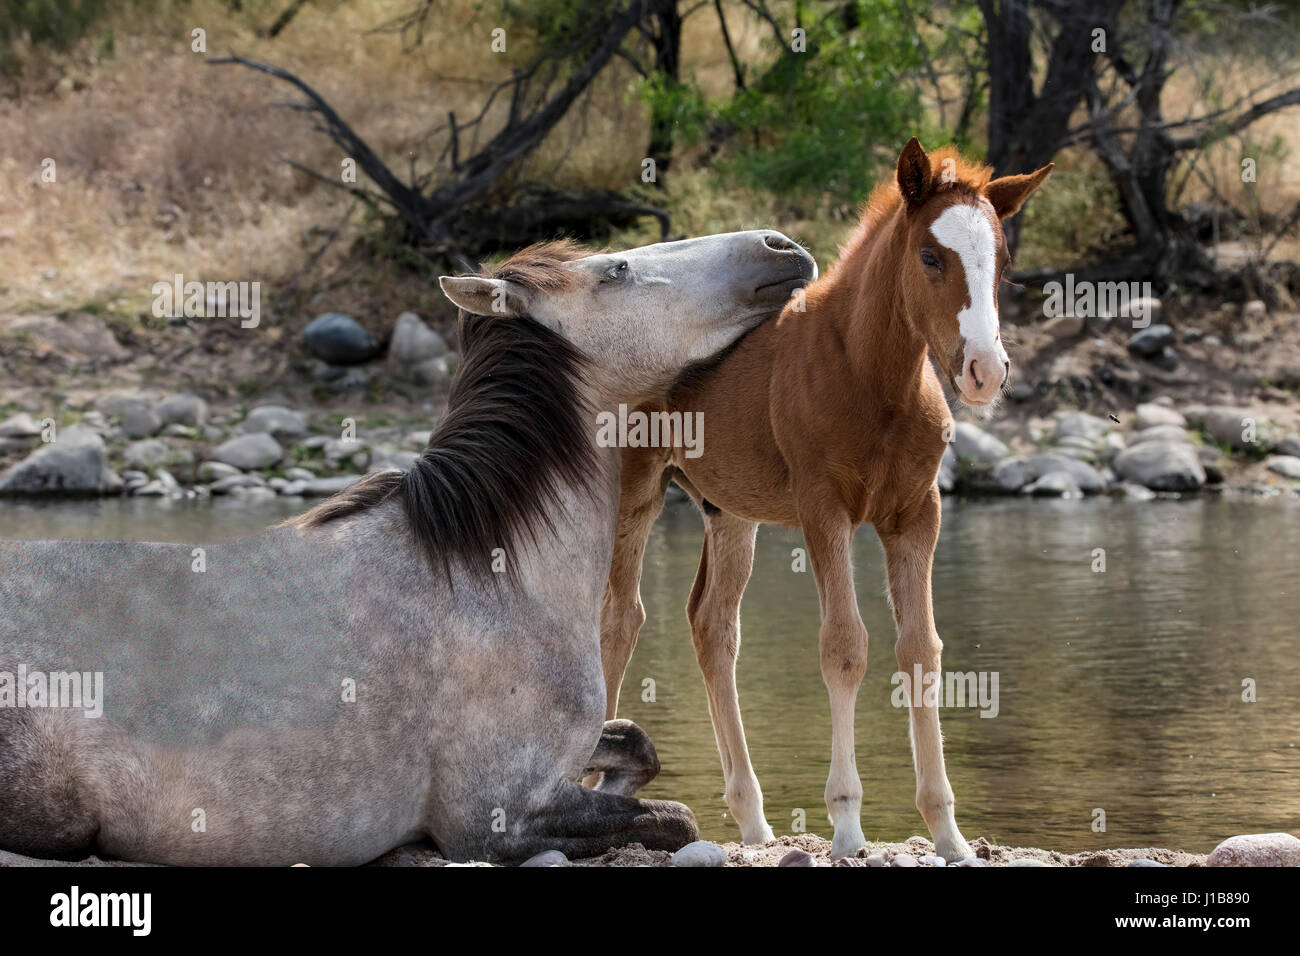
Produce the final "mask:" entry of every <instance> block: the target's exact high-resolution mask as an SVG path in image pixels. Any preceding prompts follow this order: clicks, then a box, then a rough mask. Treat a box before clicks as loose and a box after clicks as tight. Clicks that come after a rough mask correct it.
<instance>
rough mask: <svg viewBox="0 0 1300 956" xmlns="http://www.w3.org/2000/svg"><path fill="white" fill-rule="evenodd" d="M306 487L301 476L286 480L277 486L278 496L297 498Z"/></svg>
mask: <svg viewBox="0 0 1300 956" xmlns="http://www.w3.org/2000/svg"><path fill="white" fill-rule="evenodd" d="M306 487H307V482H305V481H303V480H302V479H301V478H299V479H296V480H294V481H286V482H285V483H284V484H282V485H281V486H280V488H279V491H280V496H281V497H283V498H299V497H301V496H302V491H303V489H304V488H306Z"/></svg>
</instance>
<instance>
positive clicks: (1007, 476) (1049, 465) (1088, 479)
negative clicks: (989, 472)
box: [993, 453, 1106, 495]
mask: <svg viewBox="0 0 1300 956" xmlns="http://www.w3.org/2000/svg"><path fill="white" fill-rule="evenodd" d="M1054 471H1060V472H1065V473H1066V474H1068V475H1069V476H1070V477H1071V478H1073V479H1074V482H1075V484H1076V485H1078V487H1079V490H1080V491H1081V492H1083V493H1084V494H1085V495H1097V494H1101V493H1102V492H1104V491H1105V490H1106V479H1105V478H1104V477H1103V476H1102V474H1101V472H1099V471H1097V469H1096V468H1093V467H1092V466H1091V465H1089V464H1088V463H1087V462H1084V461H1078V460H1076V459H1074V458H1069V457H1067V456H1065V455H1057V454H1051V453H1047V454H1038V455H1031V456H1030V457H1028V458H1008V459H1006V460H1005V461H1003V462H1001V463H1000V464H999V465H998V466H997V467H996V468H994V469H993V481H994V483H995V485H996V486H997V487H999V488H1001V489H1002V490H1003V491H1006V492H1016V491H1019V490H1020V489H1021V488H1024V487H1025V486H1026V485H1030V484H1032V483H1033V482H1035V481H1037V480H1038V479H1039V478H1042V477H1043V476H1044V475H1047V474H1050V473H1051V472H1054Z"/></svg>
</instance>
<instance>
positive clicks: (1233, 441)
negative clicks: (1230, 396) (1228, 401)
mask: <svg viewBox="0 0 1300 956" xmlns="http://www.w3.org/2000/svg"><path fill="white" fill-rule="evenodd" d="M1186 414H1187V420H1188V421H1189V422H1191V423H1192V424H1193V425H1196V426H1198V427H1199V428H1200V429H1201V431H1203V432H1205V434H1207V435H1209V436H1210V437H1211V438H1213V439H1214V440H1215V441H1216V442H1218V443H1219V444H1221V445H1228V446H1230V447H1231V448H1233V449H1234V450H1236V451H1245V450H1246V449H1247V448H1253V447H1255V446H1256V445H1258V444H1259V442H1261V441H1263V442H1264V443H1265V445H1266V446H1267V434H1268V432H1269V431H1270V429H1271V423H1270V422H1269V421H1268V419H1267V418H1265V417H1264V416H1263V415H1261V414H1260V413H1258V412H1254V411H1252V410H1251V409H1249V408H1239V407H1236V406H1232V405H1208V406H1206V405H1196V406H1192V407H1190V408H1188V409H1186ZM1252 425H1253V426H1254V435H1253V437H1254V438H1255V441H1254V442H1250V441H1247V440H1246V439H1247V437H1248V436H1250V430H1251V426H1252Z"/></svg>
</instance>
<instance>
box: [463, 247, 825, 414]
mask: <svg viewBox="0 0 1300 956" xmlns="http://www.w3.org/2000/svg"><path fill="white" fill-rule="evenodd" d="M816 276H817V265H816V263H815V262H814V261H813V258H812V256H810V255H809V254H808V253H807V252H806V251H804V249H803V248H802V247H800V246H799V245H798V244H796V243H794V242H792V241H791V240H789V239H787V238H786V237H785V236H783V235H782V234H781V233H779V232H773V231H771V230H755V231H752V232H731V233H726V234H725V235H717V236H703V237H701V238H698V239H685V240H682V241H680V242H661V243H657V244H655V245H651V246H641V247H640V248H637V249H629V250H627V251H626V252H615V253H599V254H597V255H583V254H582V250H581V249H580V248H579V247H577V246H575V245H572V244H570V243H545V244H542V245H539V246H533V247H531V248H529V249H526V250H524V251H523V252H521V253H519V254H518V255H516V256H514V257H512V258H511V259H509V260H507V261H506V262H505V263H503V264H502V265H501V266H500V267H499V268H498V269H496V270H495V271H494V272H493V273H492V274H491V275H490V276H458V277H449V276H444V277H443V278H441V279H440V280H439V283H440V284H441V286H442V290H443V292H444V293H446V295H447V297H448V298H449V299H451V301H452V302H454V303H456V305H458V306H460V307H461V308H462V309H464V310H465V311H466V312H470V313H472V314H475V315H484V316H501V317H515V318H522V317H525V316H527V317H529V318H532V319H534V320H536V321H537V322H540V323H541V324H543V325H545V326H547V327H548V328H550V329H552V330H554V331H555V332H557V333H559V334H560V335H562V336H564V337H565V338H566V339H568V340H569V341H570V342H572V343H573V344H574V345H576V346H577V347H578V348H579V349H581V350H582V352H583V353H584V354H585V355H586V356H587V358H588V359H590V360H591V361H592V362H593V363H594V364H595V365H596V366H597V367H598V368H599V369H601V370H603V371H604V373H605V376H604V378H605V380H606V381H607V382H609V383H610V386H611V387H612V389H613V390H614V391H615V392H617V393H618V395H619V397H620V398H621V399H626V400H630V401H632V400H635V401H639V400H642V399H645V398H649V397H651V396H652V395H654V394H656V393H657V392H658V391H659V390H662V389H664V388H665V387H667V385H668V384H670V383H671V382H672V381H673V380H674V379H675V378H676V377H677V375H678V374H679V373H680V372H681V371H682V369H683V368H685V367H686V366H688V365H690V364H692V363H694V362H698V361H702V360H704V359H707V358H710V357H712V356H713V355H715V354H717V353H718V352H719V351H721V350H722V349H724V348H726V347H727V346H728V345H730V344H731V343H732V342H734V341H735V340H736V339H737V338H739V337H740V336H741V335H742V334H743V333H745V332H747V331H748V330H749V329H751V328H753V327H754V326H756V325H758V324H759V323H760V322H762V321H763V320H764V319H765V318H767V317H769V316H772V315H775V314H776V313H777V312H779V311H780V309H781V307H782V306H783V305H784V304H785V303H786V300H788V299H789V297H790V294H791V293H792V292H793V291H794V290H795V289H797V288H799V287H801V286H803V285H805V284H806V283H808V282H809V281H811V280H812V279H814V278H816Z"/></svg>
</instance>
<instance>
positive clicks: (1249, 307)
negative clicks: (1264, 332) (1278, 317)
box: [1241, 299, 1268, 322]
mask: <svg viewBox="0 0 1300 956" xmlns="http://www.w3.org/2000/svg"><path fill="white" fill-rule="evenodd" d="M1241 318H1242V320H1243V321H1246V322H1262V321H1263V320H1264V319H1267V318H1268V306H1266V305H1265V304H1264V303H1263V302H1262V301H1261V300H1260V299H1251V300H1250V301H1249V302H1247V303H1246V304H1245V305H1243V306H1242V307H1241Z"/></svg>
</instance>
